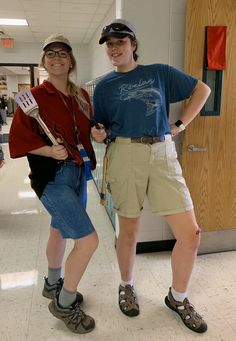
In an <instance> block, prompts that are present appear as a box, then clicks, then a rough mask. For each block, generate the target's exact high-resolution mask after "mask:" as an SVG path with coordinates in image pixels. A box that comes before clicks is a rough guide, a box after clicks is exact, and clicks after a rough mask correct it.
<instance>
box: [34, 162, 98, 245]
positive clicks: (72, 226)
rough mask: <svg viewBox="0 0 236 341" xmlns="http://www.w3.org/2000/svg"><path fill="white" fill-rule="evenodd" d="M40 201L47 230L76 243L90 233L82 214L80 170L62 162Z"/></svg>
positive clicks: (83, 194)
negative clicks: (47, 221)
mask: <svg viewBox="0 0 236 341" xmlns="http://www.w3.org/2000/svg"><path fill="white" fill-rule="evenodd" d="M40 201H41V202H42V204H43V205H44V207H45V208H46V209H47V211H48V212H49V214H50V215H51V218H52V219H51V226H52V227H54V228H56V229H58V230H60V233H61V235H62V237H63V238H71V239H79V238H82V237H85V236H87V235H89V234H91V233H92V232H94V230H95V229H94V226H93V224H92V222H91V220H90V219H89V216H88V214H87V212H86V204H87V182H86V179H85V171H84V167H83V166H78V165H76V164H75V163H74V162H72V161H64V162H62V163H61V164H60V165H59V166H58V169H57V171H56V176H55V179H54V181H50V182H48V184H47V185H46V187H45V189H44V192H43V195H42V196H41V198H40Z"/></svg>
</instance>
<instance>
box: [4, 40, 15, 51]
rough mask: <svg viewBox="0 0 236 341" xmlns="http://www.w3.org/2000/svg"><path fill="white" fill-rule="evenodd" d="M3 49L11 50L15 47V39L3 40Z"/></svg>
mask: <svg viewBox="0 0 236 341" xmlns="http://www.w3.org/2000/svg"><path fill="white" fill-rule="evenodd" d="M1 41H2V47H4V48H5V49H11V48H12V47H13V45H14V39H13V38H2V39H1Z"/></svg>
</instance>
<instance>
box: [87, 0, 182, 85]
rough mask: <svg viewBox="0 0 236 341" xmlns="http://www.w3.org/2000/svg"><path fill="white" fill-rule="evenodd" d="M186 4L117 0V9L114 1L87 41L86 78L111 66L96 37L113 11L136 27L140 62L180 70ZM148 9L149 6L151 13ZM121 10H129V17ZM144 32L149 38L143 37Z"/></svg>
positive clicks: (179, 1)
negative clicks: (87, 61)
mask: <svg viewBox="0 0 236 341" xmlns="http://www.w3.org/2000/svg"><path fill="white" fill-rule="evenodd" d="M134 3H135V5H136V6H134ZM186 3H187V0H147V1H146V2H144V1H143V0H135V1H128V0H126V1H123V2H122V1H120V0H117V4H118V5H119V6H121V7H120V8H118V6H116V5H117V4H116V2H115V1H114V3H113V6H112V8H111V10H110V11H109V13H108V14H107V16H106V18H105V19H104V21H103V23H102V25H101V26H100V28H99V30H98V32H97V33H96V34H95V35H94V37H93V39H92V40H91V42H90V44H89V49H88V51H89V54H90V66H91V67H90V78H91V79H94V78H96V77H99V76H101V75H103V74H105V73H107V72H109V71H110V70H112V69H113V68H112V66H111V65H110V62H109V61H108V58H107V57H106V53H105V51H104V45H99V44H98V40H99V37H100V33H101V30H102V27H103V26H105V25H107V24H108V23H109V22H111V21H112V19H114V18H115V17H116V13H121V16H122V17H124V18H126V19H128V20H130V21H132V22H133V23H134V25H135V26H136V29H137V32H138V41H139V49H138V54H139V62H140V63H143V64H150V63H167V64H170V65H173V66H175V67H177V68H179V69H183V67H184V40H185V13H186ZM150 8H153V11H152V14H151V15H150ZM125 13H130V14H129V17H127V15H125ZM147 22H148V25H147ZM144 24H145V30H144V29H143V26H144ZM147 35H148V37H150V39H146V37H147ZM150 40H151V44H150Z"/></svg>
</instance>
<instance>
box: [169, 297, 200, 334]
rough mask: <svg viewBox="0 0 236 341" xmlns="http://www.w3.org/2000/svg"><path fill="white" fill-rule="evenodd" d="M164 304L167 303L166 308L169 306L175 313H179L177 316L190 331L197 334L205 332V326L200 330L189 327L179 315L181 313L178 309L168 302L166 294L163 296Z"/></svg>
mask: <svg viewBox="0 0 236 341" xmlns="http://www.w3.org/2000/svg"><path fill="white" fill-rule="evenodd" d="M165 304H166V305H167V307H168V308H170V309H171V310H173V311H174V312H175V313H176V314H178V315H179V317H180V318H181V321H182V322H183V324H184V325H185V326H186V327H187V328H188V329H190V330H192V331H193V332H195V333H199V334H202V333H205V332H206V331H207V328H206V330H204V331H202V330H200V329H199V330H197V329H193V328H191V327H190V326H188V325H187V324H186V323H185V321H184V320H183V319H182V317H181V315H180V314H179V312H178V310H176V309H175V308H174V307H172V305H171V304H170V301H169V299H168V297H167V296H166V297H165Z"/></svg>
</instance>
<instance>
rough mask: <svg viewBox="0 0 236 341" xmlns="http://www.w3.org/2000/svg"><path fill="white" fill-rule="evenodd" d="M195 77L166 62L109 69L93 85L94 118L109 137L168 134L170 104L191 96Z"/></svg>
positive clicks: (195, 82) (195, 80)
mask: <svg viewBox="0 0 236 341" xmlns="http://www.w3.org/2000/svg"><path fill="white" fill-rule="evenodd" d="M196 84H197V79H196V78H194V77H192V76H190V75H188V74H186V73H184V72H182V71H179V70H177V69H175V68H173V67H171V66H169V65H166V64H152V65H138V66H137V67H136V68H135V69H134V70H132V71H129V72H115V71H113V72H111V73H109V74H108V75H106V76H105V77H104V78H102V80H101V81H100V82H99V83H98V84H97V85H96V88H95V91H94V97H93V103H94V118H95V120H96V121H97V122H99V123H102V124H103V125H104V126H105V127H106V129H109V130H110V132H111V135H110V136H109V137H110V138H113V137H116V136H121V137H140V136H160V135H164V134H169V133H170V125H169V119H168V117H169V107H170V103H176V102H179V101H182V100H184V99H186V98H188V97H190V96H191V94H192V92H193V89H194V88H195V86H196Z"/></svg>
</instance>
